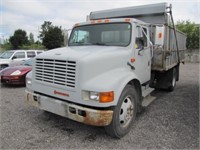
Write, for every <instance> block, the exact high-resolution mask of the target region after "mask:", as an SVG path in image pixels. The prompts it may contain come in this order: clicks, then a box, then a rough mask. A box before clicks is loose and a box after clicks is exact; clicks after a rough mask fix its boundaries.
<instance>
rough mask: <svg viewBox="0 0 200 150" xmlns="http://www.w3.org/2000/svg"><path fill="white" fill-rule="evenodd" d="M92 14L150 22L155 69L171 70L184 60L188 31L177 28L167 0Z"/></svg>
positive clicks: (103, 17) (95, 18)
mask: <svg viewBox="0 0 200 150" xmlns="http://www.w3.org/2000/svg"><path fill="white" fill-rule="evenodd" d="M89 18H90V20H97V19H106V18H134V19H138V20H141V21H143V22H145V23H147V24H148V26H149V31H150V35H151V36H150V38H151V39H150V40H151V41H152V44H153V47H152V48H153V58H152V70H155V71H167V70H169V69H171V68H173V67H174V66H176V65H177V64H179V63H180V62H184V59H185V50H186V35H185V34H184V33H182V32H180V31H178V30H176V29H175V25H174V21H173V16H172V11H171V6H168V4H167V3H159V4H152V5H143V6H134V7H126V8H117V9H110V10H102V11H95V12H91V13H90V16H89ZM160 33H162V34H160Z"/></svg>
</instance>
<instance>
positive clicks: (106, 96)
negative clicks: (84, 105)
mask: <svg viewBox="0 0 200 150" xmlns="http://www.w3.org/2000/svg"><path fill="white" fill-rule="evenodd" d="M82 97H83V100H94V101H98V102H100V103H108V102H112V101H113V100H114V91H110V92H93V91H83V92H82Z"/></svg>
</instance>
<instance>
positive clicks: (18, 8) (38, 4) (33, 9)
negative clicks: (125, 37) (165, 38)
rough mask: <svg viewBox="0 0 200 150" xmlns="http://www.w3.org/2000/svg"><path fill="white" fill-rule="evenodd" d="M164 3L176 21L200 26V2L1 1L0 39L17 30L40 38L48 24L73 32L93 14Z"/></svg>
mask: <svg viewBox="0 0 200 150" xmlns="http://www.w3.org/2000/svg"><path fill="white" fill-rule="evenodd" d="M160 2H167V3H169V4H170V3H171V4H172V7H173V9H172V10H173V15H174V20H175V22H176V21H178V20H190V21H192V22H195V23H198V24H199V23H200V0H164V1H163V0H153V1H152V0H151V1H150V0H0V14H1V19H0V20H1V21H0V38H1V39H2V38H4V39H5V38H9V37H10V36H12V35H13V33H14V31H15V30H17V29H23V30H25V31H26V32H27V34H29V33H30V32H32V33H33V34H34V36H35V38H36V37H37V35H38V28H39V27H40V26H41V25H42V24H43V23H44V21H51V22H52V23H53V25H58V26H62V29H69V28H71V27H72V26H73V25H74V24H75V23H78V22H83V21H85V20H86V15H88V14H89V13H90V12H91V11H96V10H105V9H111V8H120V7H129V6H136V5H143V4H152V3H160Z"/></svg>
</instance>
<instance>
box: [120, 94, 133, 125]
mask: <svg viewBox="0 0 200 150" xmlns="http://www.w3.org/2000/svg"><path fill="white" fill-rule="evenodd" d="M133 114H134V105H133V103H132V101H131V96H127V97H126V98H125V99H124V100H123V102H122V105H121V108H120V112H119V123H120V125H121V126H122V127H126V126H128V125H129V123H130V122H131V120H132V118H133Z"/></svg>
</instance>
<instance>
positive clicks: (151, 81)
mask: <svg viewBox="0 0 200 150" xmlns="http://www.w3.org/2000/svg"><path fill="white" fill-rule="evenodd" d="M68 39H69V40H68V46H66V47H63V48H57V49H53V50H50V51H47V52H45V53H42V54H40V55H38V56H36V58H35V60H34V62H33V70H32V72H31V73H29V74H28V75H27V77H26V87H27V88H26V92H25V93H26V101H27V102H28V103H29V104H30V105H33V106H35V107H38V108H40V109H42V110H45V111H48V112H52V113H55V114H58V115H61V116H64V117H67V118H69V119H72V120H75V121H78V122H82V123H85V124H88V125H94V126H104V127H105V130H106V132H107V133H108V134H109V135H111V136H113V137H117V138H121V137H123V136H124V135H126V134H127V133H128V132H129V131H130V129H131V126H132V124H133V122H134V120H135V117H136V113H137V112H139V111H141V109H142V107H143V102H144V100H145V97H146V96H147V95H149V94H150V93H151V92H152V91H153V90H154V89H155V88H156V89H166V90H168V91H173V90H174V87H175V85H176V81H178V80H179V64H180V63H181V62H183V61H184V50H185V49H186V35H185V34H183V33H181V32H179V31H177V30H176V29H175V26H174V23H173V18H172V12H171V6H169V7H168V5H167V4H166V3H159V4H151V5H144V6H136V7H127V8H119V9H110V10H103V11H95V12H91V13H90V15H89V19H88V20H87V21H86V22H83V23H77V24H75V25H74V27H73V29H72V31H71V34H70V37H69V38H68Z"/></svg>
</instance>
